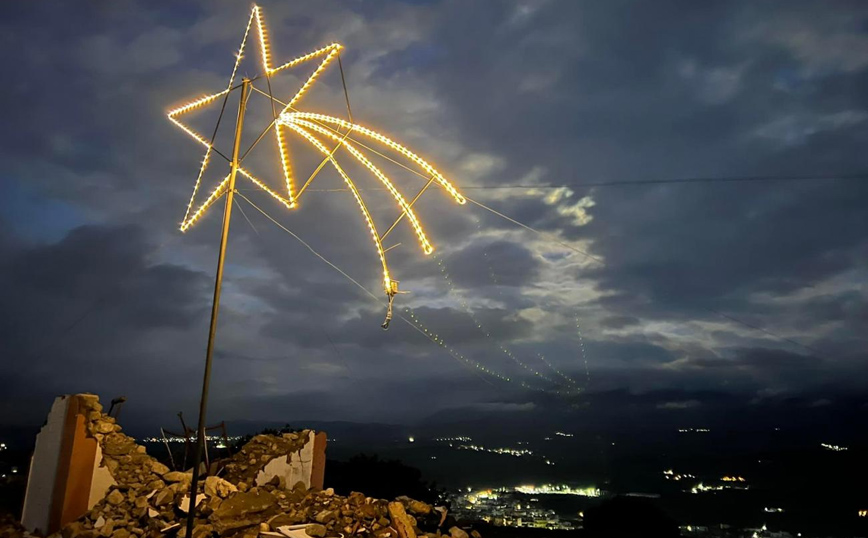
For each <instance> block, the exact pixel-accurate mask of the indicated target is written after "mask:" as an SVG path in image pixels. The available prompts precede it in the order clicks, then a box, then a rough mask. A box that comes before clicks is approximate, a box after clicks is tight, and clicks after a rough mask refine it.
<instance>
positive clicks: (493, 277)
mask: <svg viewBox="0 0 868 538" xmlns="http://www.w3.org/2000/svg"><path fill="white" fill-rule="evenodd" d="M473 218H474V220H475V221H476V230H477V231H479V232H481V231H482V222H481V221H480V220H479V217H476V216H474V217H473ZM482 257H483V258H485V265H486V267H487V268H488V279H489V281H490V282H491V283H492V284H494V287H495V289H496V290H497V294H498V295H499V296H500V297H501V298H503V290H502V289H501V287H502V286H501V285H500V283H499V281H498V278H497V274H496V273H495V272H494V267H492V265H491V258H490V257H489V256H488V250H486V249H484V248H483V250H482ZM537 357H538V358H539V359H540V360H541V361H542V363H543V364H545V365H546V366H548V368H549V370H551V371H552V372H554V373H555V374H557V375H558V376H560V377H561V378H563V379H564V380H566V381H567V383H569V384H571V385H573V386H575V387H578V384H577V383H576V381H575V380H574V379H573V378H571V377H570V376H568V375H566V374H564V373H563V372H561V371H560V370H559V369H558V368H557V367H555V366H554V365H553V364H552V363H551V362H549V361H548V360H547V359H546V358H545V356H544V355H542V354H541V353H537ZM585 388H587V387H585Z"/></svg>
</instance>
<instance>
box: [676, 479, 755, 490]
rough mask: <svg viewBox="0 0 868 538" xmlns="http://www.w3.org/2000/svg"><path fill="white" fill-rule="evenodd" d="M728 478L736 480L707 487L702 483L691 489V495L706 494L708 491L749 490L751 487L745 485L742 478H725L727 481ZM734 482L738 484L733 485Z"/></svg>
mask: <svg viewBox="0 0 868 538" xmlns="http://www.w3.org/2000/svg"><path fill="white" fill-rule="evenodd" d="M726 478H735V480H723V481H724V482H725V483H723V484H713V485H706V484H703V483H702V482H700V483H698V484H696V485H695V486H693V487H692V488H691V489H690V493H705V492H708V491H721V490H724V489H741V490H745V489H749V486H747V485H746V484H744V482H745V480H744V478H741V477H724V479H726ZM733 482H736V483H735V484H733Z"/></svg>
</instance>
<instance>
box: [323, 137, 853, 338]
mask: <svg viewBox="0 0 868 538" xmlns="http://www.w3.org/2000/svg"><path fill="white" fill-rule="evenodd" d="M321 126H323V127H326V128H331V127H329V126H327V125H325V124H321ZM332 130H333V131H335V132H339V131H337V130H336V129H334V128H332ZM348 139H349V140H352V141H353V142H354V143H356V144H357V145H359V146H361V147H363V148H365V149H367V150H368V151H370V152H372V153H374V154H376V155H378V156H379V157H382V158H383V159H386V160H388V161H389V162H391V163H393V164H395V165H397V166H400V167H402V168H404V169H405V170H407V171H408V172H410V173H412V174H415V175H417V176H419V177H420V178H423V179H425V180H426V181H427V180H428V179H429V178H428V177H426V176H425V175H424V174H421V173H419V172H418V171H417V170H414V169H412V168H410V167H408V166H406V165H405V164H404V163H401V162H399V161H397V160H395V159H393V158H391V157H389V156H388V155H386V154H384V153H381V152H378V151H377V150H376V149H374V148H371V147H370V146H367V145H365V144H364V143H362V142H360V141H358V140H355V139H353V138H352V137H348ZM865 178H868V175H836V176H822V177H821V176H816V177H813V178H812V177H808V176H805V177H792V178H791V179H792V180H808V179H865ZM694 180H695V181H700V180H702V178H693V179H690V178H685V179H674V180H671V181H672V182H675V183H686V182H691V181H694ZM713 180H714V179H713V178H709V179H708V181H713ZM722 180H726V178H722ZM731 180H732V181H738V180H747V181H750V180H754V181H761V180H769V181H771V180H785V179H784V176H781V177H768V178H763V177H762V176H758V177H756V178H731ZM659 182H667V180H660V181H659ZM624 183H625V184H626V183H628V182H624ZM464 199H465V200H467V201H469V202H471V203H472V204H474V205H476V206H478V207H480V208H482V209H484V210H486V211H488V212H490V213H492V214H494V215H497V216H498V217H500V218H502V219H504V220H506V221H508V222H510V223H512V224H515V225H516V226H519V227H521V228H524V229H525V230H527V231H530V232H533V233H535V234H537V235H539V236H540V237H544V238H547V239H548V240H549V241H551V242H553V243H555V244H557V245H560V246H562V247H564V248H566V249H568V250H571V251H573V252H576V253H577V254H581V255H582V256H584V257H585V258H588V259H591V260H594V261H596V262H598V263H601V264H604V263H605V262H604V261H603V260H602V259H601V258H599V257H597V256H594V255H593V254H591V253H589V252H587V251H585V250H582V249H580V248H578V247H576V246H575V245H571V244H569V243H565V242H564V241H562V240H561V239H560V237H559V236H557V235H556V234H554V233H552V232H548V231H543V230H538V229H536V228H533V227H532V226H529V225H527V224H525V223H523V222H520V221H518V220H516V219H514V218H512V217H510V216H508V215H505V214H504V213H502V212H500V211H497V210H496V209H493V208H491V207H489V206H487V205H486V204H483V203H482V202H480V201H478V200H474V199H472V198H469V197H467V196H465V197H464ZM699 308H702V309H704V310H706V311H708V312H711V313H712V314H715V315H717V316H720V317H724V318H726V319H728V320H730V321H732V322H734V323H736V324H739V325H741V326H743V327H746V328H749V329H751V330H756V331H759V332H762V333H765V334H767V335H769V336H771V337H773V338H775V339H777V340H779V341H782V342H787V343H789V344H792V345H795V346H797V347H800V348H802V349H806V350H808V351H810V352H811V353H814V354H819V353H818V351H817V350H816V349H814V348H812V347H811V346H807V345H805V344H802V343H800V342H797V341H795V340H793V339H791V338H787V337H784V336H781V335H779V334H777V333H775V332H773V331H770V330H768V329H766V328H763V327H760V326H757V325H754V324H751V323H748V322H746V321H744V320H741V319H739V318H737V317H735V316H731V315H728V314H723V313H721V312H719V311H717V310H714V309H712V308H708V307H703V306H699Z"/></svg>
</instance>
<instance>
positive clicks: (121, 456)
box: [53, 396, 480, 538]
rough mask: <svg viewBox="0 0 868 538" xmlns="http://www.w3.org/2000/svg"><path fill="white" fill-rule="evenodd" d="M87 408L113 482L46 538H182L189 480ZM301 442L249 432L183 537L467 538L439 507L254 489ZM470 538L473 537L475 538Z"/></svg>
mask: <svg viewBox="0 0 868 538" xmlns="http://www.w3.org/2000/svg"><path fill="white" fill-rule="evenodd" d="M87 405H88V411H87V413H86V417H87V425H86V428H87V432H88V433H89V434H90V435H92V436H93V437H94V438H96V439H97V441H98V442H99V444H100V446H101V448H102V453H103V464H104V465H105V466H106V467H107V468H108V470H109V471H110V472H111V475H112V477H113V478H114V479H115V481H116V482H117V484H116V485H114V486H112V487H111V488H110V490H109V491H108V493H107V495H106V496H105V498H103V499H102V500H100V501H99V502H98V503H97V504H96V505H94V507H93V509H91V510H90V511H89V512H88V513H87V514H85V515H84V516H82V517H81V518H79V519H78V520H77V521H74V522H72V523H70V524H68V525H66V526H65V527H64V528H63V529H62V530H61V532H60V533H57V534H56V535H54V537H53V538H139V537H158V536H170V537H177V538H186V532H185V531H186V528H185V522H186V509H187V508H188V506H189V504H190V501H189V497H188V494H189V489H190V482H191V480H192V475H191V473H184V472H178V471H170V470H169V469H168V467H166V466H165V465H163V464H161V463H159V462H158V461H157V460H156V459H154V458H153V457H151V456H148V455H147V454H146V453H145V450H144V447H141V446H139V445H137V444H136V442H135V440H134V439H133V438H131V437H129V436H127V435H125V434H123V433H121V427H120V426H119V425H118V424H116V423H115V421H114V419H113V418H111V417H109V416H107V415H105V414H104V413H102V406H101V405H100V403H99V401H98V399H97V397H96V396H92V397H88V398H87ZM308 435H309V431H307V430H306V431H303V432H299V433H294V434H284V435H282V436H275V435H257V436H256V437H254V438H253V439H252V440H251V441H250V442H249V443H247V444H246V445H245V446H244V447H243V448H242V449H241V450H240V451H239V452H238V453H237V454H235V455H234V456H232V457H231V458H230V459H228V460H225V465H224V467H223V476H222V477H217V476H209V477H207V478H205V479H204V480H203V481H201V482H200V485H199V494H198V495H197V501H198V502H197V510H196V516H197V519H196V526H195V528H194V530H193V538H212V537H226V538H255V537H257V536H268V537H271V536H274V537H280V536H284V537H299V536H300V537H303V536H309V537H315V538H329V537H335V538H338V537H341V538H350V537H357V536H358V537H362V538H422V537H425V538H434V537H440V536H444V537H450V538H468V534H467V532H465V531H464V530H462V529H460V528H458V527H454V526H451V528H447V526H446V525H443V523H444V520H445V518H444V517H441V516H442V508H440V507H438V509H436V510H435V509H434V507H432V506H431V505H429V504H426V503H424V502H421V501H417V500H413V499H410V498H408V497H399V498H398V499H396V500H395V501H393V502H389V501H386V500H382V499H373V498H370V497H366V496H365V495H364V494H362V493H359V492H352V493H350V495H348V496H346V497H344V496H341V495H337V494H335V492H334V490H332V489H331V488H329V489H326V490H323V491H317V490H313V489H310V490H309V489H307V488H305V486H304V484H303V483H301V482H299V483H298V484H283V483H281V482H282V480H283V479H282V477H274V478H273V479H272V480H270V481H269V482H268V483H265V484H260V485H257V484H256V477H257V475H258V474H259V472H260V471H261V470H262V468H263V467H264V466H265V465H266V464H267V463H268V461H270V460H272V459H274V458H275V457H277V456H281V455H285V454H288V453H290V452H293V451H295V452H297V451H299V450H301V449H302V448H303V446H304V444H305V441H306V440H307V439H308ZM423 529H424V530H423ZM301 531H303V532H301ZM472 534H473V537H474V538H480V537H479V533H478V532H476V531H473V533H472Z"/></svg>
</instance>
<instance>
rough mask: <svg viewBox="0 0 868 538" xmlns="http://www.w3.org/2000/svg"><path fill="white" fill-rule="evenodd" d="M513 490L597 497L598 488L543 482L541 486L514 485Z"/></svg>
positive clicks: (533, 493) (598, 494)
mask: <svg viewBox="0 0 868 538" xmlns="http://www.w3.org/2000/svg"><path fill="white" fill-rule="evenodd" d="M515 491H517V492H519V493H527V494H529V495H577V496H580V497H599V496H600V495H601V492H600V490H599V488H595V487H585V488H574V487H571V486H568V485H566V484H543V485H541V486H516V487H515Z"/></svg>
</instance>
